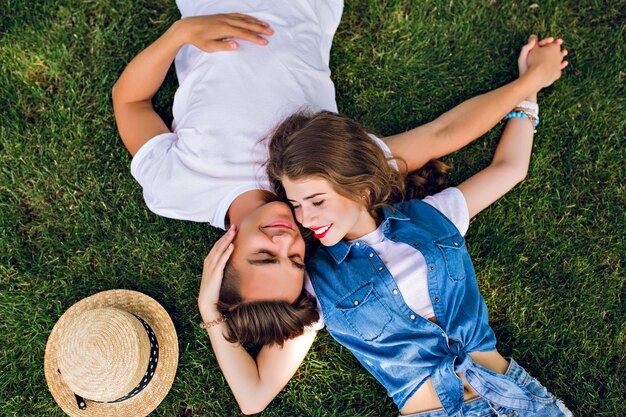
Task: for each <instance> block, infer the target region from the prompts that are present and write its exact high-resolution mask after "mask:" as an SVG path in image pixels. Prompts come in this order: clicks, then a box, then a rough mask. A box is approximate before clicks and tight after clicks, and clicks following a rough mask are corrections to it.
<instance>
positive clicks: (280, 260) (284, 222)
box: [230, 201, 305, 303]
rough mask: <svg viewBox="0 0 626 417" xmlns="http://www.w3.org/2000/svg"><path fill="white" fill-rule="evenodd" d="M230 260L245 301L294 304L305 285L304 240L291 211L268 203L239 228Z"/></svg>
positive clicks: (277, 204)
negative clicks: (238, 278) (272, 301)
mask: <svg viewBox="0 0 626 417" xmlns="http://www.w3.org/2000/svg"><path fill="white" fill-rule="evenodd" d="M234 245H235V248H234V250H233V253H232V255H231V257H230V261H231V263H232V265H233V266H234V267H235V268H236V269H237V271H238V273H239V276H240V279H241V281H240V293H241V296H242V297H243V299H244V300H246V301H260V300H267V301H269V300H280V301H287V302H290V303H291V302H294V301H295V300H296V299H297V298H298V296H299V295H300V293H301V291H302V286H303V281H304V248H305V245H304V240H303V239H302V236H301V235H300V231H299V230H298V228H297V226H296V222H295V220H294V218H293V215H292V214H291V209H290V207H289V206H288V205H287V204H285V203H282V202H279V201H274V202H271V203H267V204H265V205H263V206H261V207H259V208H257V209H256V210H254V211H253V212H252V213H250V214H249V215H248V216H246V218H245V219H244V220H243V221H242V222H241V223H240V224H239V225H238V230H237V236H236V238H235V241H234Z"/></svg>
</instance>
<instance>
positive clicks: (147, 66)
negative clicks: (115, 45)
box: [112, 13, 273, 156]
mask: <svg viewBox="0 0 626 417" xmlns="http://www.w3.org/2000/svg"><path fill="white" fill-rule="evenodd" d="M272 33H273V32H272V30H271V29H270V28H269V26H268V25H267V24H266V23H263V22H261V21H259V20H257V19H255V18H254V17H251V16H247V15H242V14H238V13H233V14H223V15H212V16H195V17H189V18H185V19H182V20H179V21H177V22H176V23H174V24H173V25H172V26H170V28H169V29H168V30H167V31H166V32H165V33H164V34H163V35H162V36H161V37H160V38H159V39H157V40H156V41H154V42H153V43H152V44H151V45H150V46H148V47H147V48H146V49H144V50H143V51H142V52H140V53H139V55H137V56H136V57H135V58H134V59H133V60H132V61H131V62H130V63H129V64H128V66H127V67H126V68H125V69H124V71H123V72H122V75H120V78H119V79H118V80H117V82H116V83H115V85H114V86H113V94H112V95H113V109H114V111H115V121H116V122H117V128H118V130H119V132H120V136H121V137H122V141H123V142H124V145H125V146H126V149H128V151H129V152H130V154H131V155H133V156H134V155H135V153H137V151H138V150H139V148H141V147H142V146H143V145H144V144H145V143H146V142H147V141H149V140H150V139H152V138H153V137H155V136H156V135H158V134H161V133H167V132H169V131H170V130H169V128H168V127H167V126H166V125H165V122H163V119H161V117H160V116H159V115H158V114H157V113H156V112H155V111H154V108H153V107H152V97H154V95H155V94H156V92H157V91H158V89H159V88H160V87H161V84H163V80H164V79H165V76H166V75H167V71H168V69H169V68H170V66H171V65H172V62H173V61H174V58H175V57H176V54H177V53H178V51H179V50H180V48H181V47H182V46H183V45H184V44H187V43H189V44H193V45H194V46H196V47H198V48H200V49H202V50H204V51H205V52H217V51H234V50H236V49H237V48H238V43H237V42H236V41H235V40H232V38H238V39H243V40H247V41H250V42H254V43H256V44H259V45H266V44H267V40H266V39H265V38H263V37H261V36H259V34H263V35H267V36H269V35H271V34H272Z"/></svg>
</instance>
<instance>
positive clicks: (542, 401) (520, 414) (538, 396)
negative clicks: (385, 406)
mask: <svg viewBox="0 0 626 417" xmlns="http://www.w3.org/2000/svg"><path fill="white" fill-rule="evenodd" d="M505 375H506V376H508V377H509V378H511V379H512V380H513V381H515V382H517V383H518V384H519V385H520V386H522V387H524V388H525V389H527V390H528V391H529V392H530V393H531V394H532V395H533V397H534V399H535V401H536V406H537V410H536V412H530V411H523V410H512V409H509V408H504V407H501V406H499V405H496V404H493V403H491V402H489V401H487V400H485V399H483V398H475V399H473V400H469V401H466V402H465V403H464V404H463V409H462V410H461V411H460V412H459V413H458V414H456V415H455V416H448V415H447V414H446V412H445V410H444V409H443V408H441V409H439V410H434V411H424V412H422V413H415V414H407V415H401V416H400V417H505V416H506V417H512V416H515V417H531V416H532V417H572V412H571V411H569V410H568V409H567V407H565V405H564V404H563V402H562V401H561V400H559V399H557V398H555V397H554V396H553V395H552V394H550V393H549V392H548V390H547V389H545V388H544V386H543V385H541V383H540V382H539V381H537V380H536V379H535V378H533V377H532V376H530V375H529V374H528V372H526V370H525V369H524V368H522V367H521V366H520V365H518V363H517V362H515V361H514V360H513V359H511V363H510V364H509V368H508V369H507V371H506V374H505Z"/></svg>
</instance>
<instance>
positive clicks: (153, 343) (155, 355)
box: [57, 313, 159, 410]
mask: <svg viewBox="0 0 626 417" xmlns="http://www.w3.org/2000/svg"><path fill="white" fill-rule="evenodd" d="M131 314H132V313H131ZM133 316H135V317H137V319H138V320H139V321H140V322H141V324H143V327H144V328H145V329H146V333H147V334H148V340H149V341H150V359H149V360H148V369H147V370H146V373H145V374H144V376H143V378H141V381H139V384H137V386H136V387H135V388H133V389H132V390H131V391H130V392H129V393H128V394H126V395H124V396H123V397H120V398H118V399H117V400H113V401H95V400H93V401H94V402H96V403H101V404H102V403H106V404H113V403H119V402H122V401H125V400H128V399H130V398H133V397H134V396H135V395H137V394H139V393H140V392H141V391H143V389H144V388H145V387H147V386H148V384H149V383H150V380H151V379H152V377H153V376H154V372H155V371H156V367H157V362H158V361H159V342H158V340H157V338H156V335H155V334H154V331H153V330H152V327H150V325H149V324H148V323H146V322H145V321H144V320H143V319H142V318H141V317H139V316H137V315H136V314H133ZM57 371H58V372H59V373H61V371H60V370H58V369H57ZM74 397H76V405H77V406H78V409H80V410H86V409H87V403H86V402H85V399H84V398H83V397H81V396H80V395H78V394H76V393H74Z"/></svg>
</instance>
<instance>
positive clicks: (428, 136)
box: [384, 35, 567, 172]
mask: <svg viewBox="0 0 626 417" xmlns="http://www.w3.org/2000/svg"><path fill="white" fill-rule="evenodd" d="M561 43H562V41H561V40H557V41H556V42H554V38H547V39H543V40H541V41H538V40H537V37H536V36H534V35H532V36H531V37H530V39H529V41H528V43H527V44H526V45H524V47H522V51H521V53H520V56H519V60H518V63H519V64H520V66H521V65H522V63H523V64H524V65H526V61H528V63H527V71H525V72H523V73H522V72H520V77H519V78H518V79H517V80H515V81H513V82H511V83H509V84H507V85H505V86H503V87H500V88H497V89H495V90H493V91H490V92H488V93H485V94H482V95H479V96H476V97H474V98H472V99H470V100H467V101H464V102H463V103H461V104H459V105H458V106H456V107H454V108H453V109H451V110H449V111H447V112H446V113H444V114H442V115H441V116H439V117H438V118H437V119H435V120H433V121H432V122H430V123H427V124H425V125H422V126H419V127H417V128H415V129H412V130H409V131H407V132H404V133H400V134H397V135H394V136H389V137H387V138H385V139H384V140H385V142H386V143H387V145H388V146H389V148H390V149H391V153H392V154H393V155H394V156H395V157H400V158H402V159H404V161H405V162H406V163H407V167H406V170H407V171H408V172H411V171H414V170H416V169H419V168H421V167H422V166H423V165H424V164H426V163H427V162H428V161H430V160H431V159H437V158H440V157H442V156H444V155H447V154H449V153H452V152H454V151H456V150H458V149H460V148H462V147H464V146H465V145H467V144H468V143H470V142H471V141H473V140H474V139H476V138H478V137H480V136H481V135H483V134H484V133H485V132H487V131H488V130H489V129H491V128H492V127H493V126H495V125H496V123H498V122H499V121H500V120H502V117H504V115H506V114H507V113H508V112H509V111H510V110H511V109H513V108H514V107H515V106H516V105H517V104H518V103H520V102H521V101H523V100H524V99H525V98H526V97H529V96H531V95H532V94H535V93H536V92H537V91H539V90H540V89H541V88H543V87H546V86H548V85H550V84H552V83H553V82H554V81H555V80H557V79H558V78H559V77H560V76H561V70H562V69H563V68H565V66H566V65H567V61H563V58H564V57H565V55H566V54H567V51H561V49H560V45H561ZM537 45H539V46H542V45H552V47H550V48H545V49H544V48H543V47H541V48H539V47H537ZM554 45H558V46H559V48H555V47H554ZM531 51H532V55H533V56H532V57H529V56H528V55H529V53H531ZM528 58H530V59H528ZM401 168H404V167H401Z"/></svg>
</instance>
